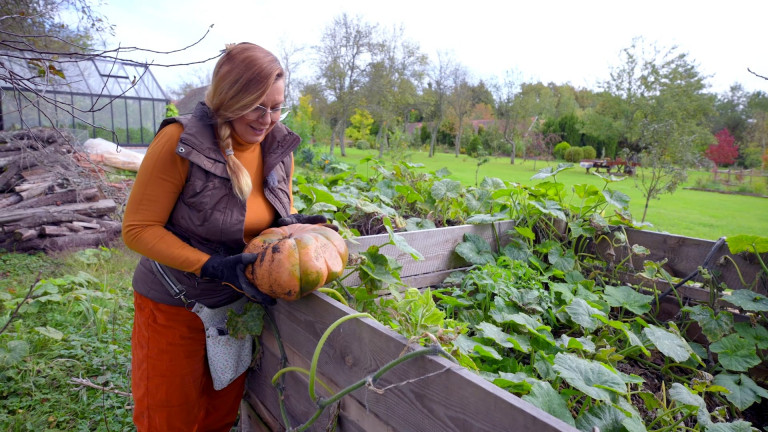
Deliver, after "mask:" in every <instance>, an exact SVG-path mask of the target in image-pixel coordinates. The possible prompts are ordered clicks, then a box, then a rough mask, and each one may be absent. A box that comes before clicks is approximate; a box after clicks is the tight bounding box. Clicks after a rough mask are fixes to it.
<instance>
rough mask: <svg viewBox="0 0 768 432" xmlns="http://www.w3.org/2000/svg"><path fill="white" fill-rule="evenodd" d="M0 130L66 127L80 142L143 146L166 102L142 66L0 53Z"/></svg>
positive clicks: (150, 137) (160, 115) (155, 81)
mask: <svg viewBox="0 0 768 432" xmlns="http://www.w3.org/2000/svg"><path fill="white" fill-rule="evenodd" d="M0 102H1V104H0V130H17V129H27V128H32V127H56V128H59V129H68V130H70V131H72V132H73V134H74V135H75V136H76V137H77V138H78V139H81V140H82V141H85V140H86V139H88V138H104V139H106V140H109V141H113V142H115V143H117V144H119V145H122V146H146V145H149V143H150V142H151V141H152V138H153V137H154V136H155V131H157V128H158V127H159V126H160V122H161V121H162V120H163V118H165V111H166V106H167V105H168V104H169V103H170V100H169V99H168V96H167V95H166V94H165V92H164V91H163V89H162V88H161V87H160V84H159V83H158V82H157V79H155V77H154V75H153V74H152V72H151V71H150V69H149V66H148V65H146V64H142V63H138V62H131V61H120V60H116V59H110V58H103V57H94V56H90V57H88V56H79V57H78V56H69V57H64V56H59V57H58V58H57V59H56V60H46V59H41V58H40V57H39V56H37V57H33V56H32V55H31V54H30V53H20V52H7V51H5V52H3V51H0Z"/></svg>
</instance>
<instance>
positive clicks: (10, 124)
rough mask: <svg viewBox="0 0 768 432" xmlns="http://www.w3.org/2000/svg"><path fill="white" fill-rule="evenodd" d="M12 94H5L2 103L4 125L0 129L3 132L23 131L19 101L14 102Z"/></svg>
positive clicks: (0, 100)
mask: <svg viewBox="0 0 768 432" xmlns="http://www.w3.org/2000/svg"><path fill="white" fill-rule="evenodd" d="M13 96H15V94H13V93H12V92H6V93H4V94H3V97H2V99H0V102H1V103H2V108H1V109H2V110H3V111H2V114H3V124H2V125H0V129H3V130H16V129H21V116H20V115H19V105H18V104H17V101H15V100H13V99H12V98H13Z"/></svg>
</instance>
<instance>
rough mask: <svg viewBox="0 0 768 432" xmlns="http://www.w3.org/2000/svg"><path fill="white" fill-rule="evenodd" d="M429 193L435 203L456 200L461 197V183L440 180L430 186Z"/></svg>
mask: <svg viewBox="0 0 768 432" xmlns="http://www.w3.org/2000/svg"><path fill="white" fill-rule="evenodd" d="M430 192H431V193H432V197H433V198H434V199H435V200H437V201H440V200H452V199H456V198H459V197H460V196H461V182H458V181H456V180H450V179H442V180H439V181H436V182H434V183H433V184H432V188H431V189H430Z"/></svg>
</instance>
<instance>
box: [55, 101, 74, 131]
mask: <svg viewBox="0 0 768 432" xmlns="http://www.w3.org/2000/svg"><path fill="white" fill-rule="evenodd" d="M53 96H54V97H55V100H56V103H55V105H56V127H60V128H74V127H75V123H74V120H75V118H74V117H73V116H72V115H73V112H72V102H73V101H72V94H71V93H55V94H54V95H53Z"/></svg>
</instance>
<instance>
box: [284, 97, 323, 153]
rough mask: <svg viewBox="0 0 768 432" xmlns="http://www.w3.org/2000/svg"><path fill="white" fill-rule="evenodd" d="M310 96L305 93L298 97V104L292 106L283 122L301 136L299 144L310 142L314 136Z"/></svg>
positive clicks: (314, 123) (314, 122)
mask: <svg viewBox="0 0 768 432" xmlns="http://www.w3.org/2000/svg"><path fill="white" fill-rule="evenodd" d="M311 101H312V96H311V95H309V94H307V95H304V96H301V97H300V98H299V104H298V105H297V106H295V107H294V108H293V110H292V111H291V115H289V116H288V117H287V118H286V120H285V124H286V125H287V126H288V127H290V128H291V130H293V131H294V132H296V134H298V135H299V136H300V137H301V144H302V146H304V145H305V144H308V143H311V142H312V139H313V137H314V132H315V125H316V123H317V122H316V121H315V120H314V119H313V118H312V111H313V109H314V108H313V107H312V102H311Z"/></svg>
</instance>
